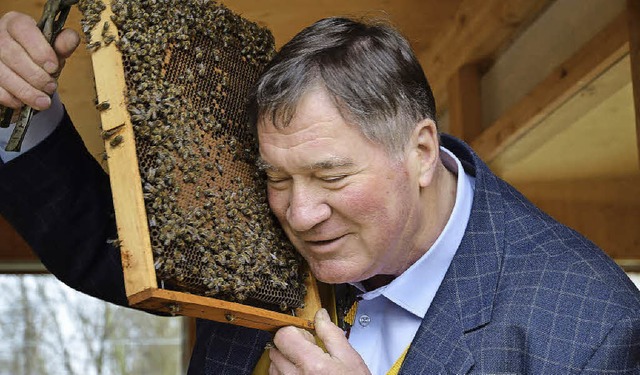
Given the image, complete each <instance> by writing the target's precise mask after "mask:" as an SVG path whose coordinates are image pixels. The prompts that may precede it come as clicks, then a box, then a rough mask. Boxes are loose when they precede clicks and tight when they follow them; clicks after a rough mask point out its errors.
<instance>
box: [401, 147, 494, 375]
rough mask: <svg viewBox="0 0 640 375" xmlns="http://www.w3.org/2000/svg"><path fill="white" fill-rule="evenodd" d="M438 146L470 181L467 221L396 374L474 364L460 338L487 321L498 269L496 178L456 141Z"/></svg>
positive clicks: (460, 371) (463, 368) (468, 367)
mask: <svg viewBox="0 0 640 375" xmlns="http://www.w3.org/2000/svg"><path fill="white" fill-rule="evenodd" d="M443 145H444V146H445V147H446V148H447V149H449V150H450V151H452V152H453V153H454V154H455V155H456V156H457V157H458V158H459V159H460V161H461V162H462V164H463V166H464V168H465V171H466V172H467V173H469V174H470V175H472V176H475V178H476V180H475V190H474V199H473V208H472V211H471V217H470V218H469V223H468V225H467V229H466V231H465V235H464V237H463V239H462V242H461V244H460V247H459V248H458V250H457V252H456V255H455V256H454V258H453V261H452V262H451V266H450V267H449V270H448V271H447V273H446V275H445V278H444V280H443V281H442V284H441V286H440V288H439V289H438V292H437V293H436V295H435V298H434V300H433V302H432V303H431V306H430V307H429V310H428V311H427V314H426V315H425V317H424V319H423V321H422V324H421V326H420V328H419V330H418V332H417V333H416V337H415V338H414V341H413V343H412V345H411V347H410V349H409V352H408V353H407V356H406V358H405V362H404V364H403V366H402V373H407V374H417V373H425V374H431V373H456V374H464V373H467V372H469V371H470V370H471V369H472V367H473V365H474V358H473V355H472V351H471V350H470V349H469V346H468V343H467V341H466V339H465V333H467V332H470V331H472V330H475V329H477V328H479V327H481V326H483V325H485V324H487V323H489V321H490V320H491V313H492V309H493V301H494V297H495V293H496V288H497V285H498V278H499V272H500V268H501V265H502V251H503V247H504V246H503V243H504V209H503V204H502V199H501V198H500V193H499V187H498V182H497V180H496V177H495V176H494V175H493V174H492V173H491V172H490V171H489V169H488V167H487V166H486V165H484V163H483V162H482V161H481V160H480V159H479V158H478V157H477V156H476V155H475V154H473V152H472V151H471V150H470V149H469V148H468V147H467V146H466V145H464V144H463V143H462V142H460V141H458V140H456V139H454V138H452V137H447V136H444V135H443Z"/></svg>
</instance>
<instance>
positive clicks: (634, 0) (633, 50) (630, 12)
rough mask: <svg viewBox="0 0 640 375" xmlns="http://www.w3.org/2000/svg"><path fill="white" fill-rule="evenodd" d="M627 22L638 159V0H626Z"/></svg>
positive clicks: (639, 74)
mask: <svg viewBox="0 0 640 375" xmlns="http://www.w3.org/2000/svg"><path fill="white" fill-rule="evenodd" d="M627 23H628V27H629V57H630V59H631V84H632V86H633V103H634V107H635V113H636V137H637V139H638V158H639V159H640V1H639V0H627Z"/></svg>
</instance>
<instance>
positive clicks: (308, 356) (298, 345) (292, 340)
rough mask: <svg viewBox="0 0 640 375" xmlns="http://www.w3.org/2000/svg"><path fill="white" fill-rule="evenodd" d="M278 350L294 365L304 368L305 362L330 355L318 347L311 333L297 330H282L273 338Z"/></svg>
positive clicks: (289, 328) (286, 328) (291, 328)
mask: <svg viewBox="0 0 640 375" xmlns="http://www.w3.org/2000/svg"><path fill="white" fill-rule="evenodd" d="M273 343H274V344H275V346H276V348H277V349H278V350H279V351H280V352H281V353H282V354H283V355H284V356H285V357H287V359H289V361H291V362H293V364H294V365H296V366H298V365H300V367H302V365H303V364H304V362H305V361H309V360H312V359H313V358H318V357H328V355H327V354H326V353H325V352H324V351H323V350H322V349H321V348H320V347H319V346H318V345H316V342H315V339H314V338H313V335H311V334H310V333H309V332H307V331H305V330H303V329H299V328H295V327H284V328H280V329H279V330H278V332H276V335H275V336H274V338H273Z"/></svg>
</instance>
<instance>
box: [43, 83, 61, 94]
mask: <svg viewBox="0 0 640 375" xmlns="http://www.w3.org/2000/svg"><path fill="white" fill-rule="evenodd" d="M57 88H58V84H57V83H55V82H49V83H47V85H46V86H45V87H44V91H45V92H46V93H47V94H53V93H54V92H55V91H56V89H57Z"/></svg>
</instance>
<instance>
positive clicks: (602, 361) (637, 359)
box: [581, 314, 640, 374]
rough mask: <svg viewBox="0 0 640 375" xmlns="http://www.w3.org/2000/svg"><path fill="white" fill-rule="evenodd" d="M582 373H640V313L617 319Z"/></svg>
mask: <svg viewBox="0 0 640 375" xmlns="http://www.w3.org/2000/svg"><path fill="white" fill-rule="evenodd" d="M581 373H584V374H640V315H637V314H636V315H635V316H633V317H627V318H624V319H621V320H619V321H617V322H616V323H615V324H614V325H613V326H612V328H611V330H610V331H609V333H608V334H607V336H606V337H605V339H604V341H603V342H602V344H601V345H600V346H599V347H598V349H597V350H596V351H595V353H594V355H593V356H592V357H591V358H590V359H589V361H588V362H587V365H586V366H585V368H584V369H583V371H582V372H581Z"/></svg>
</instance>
